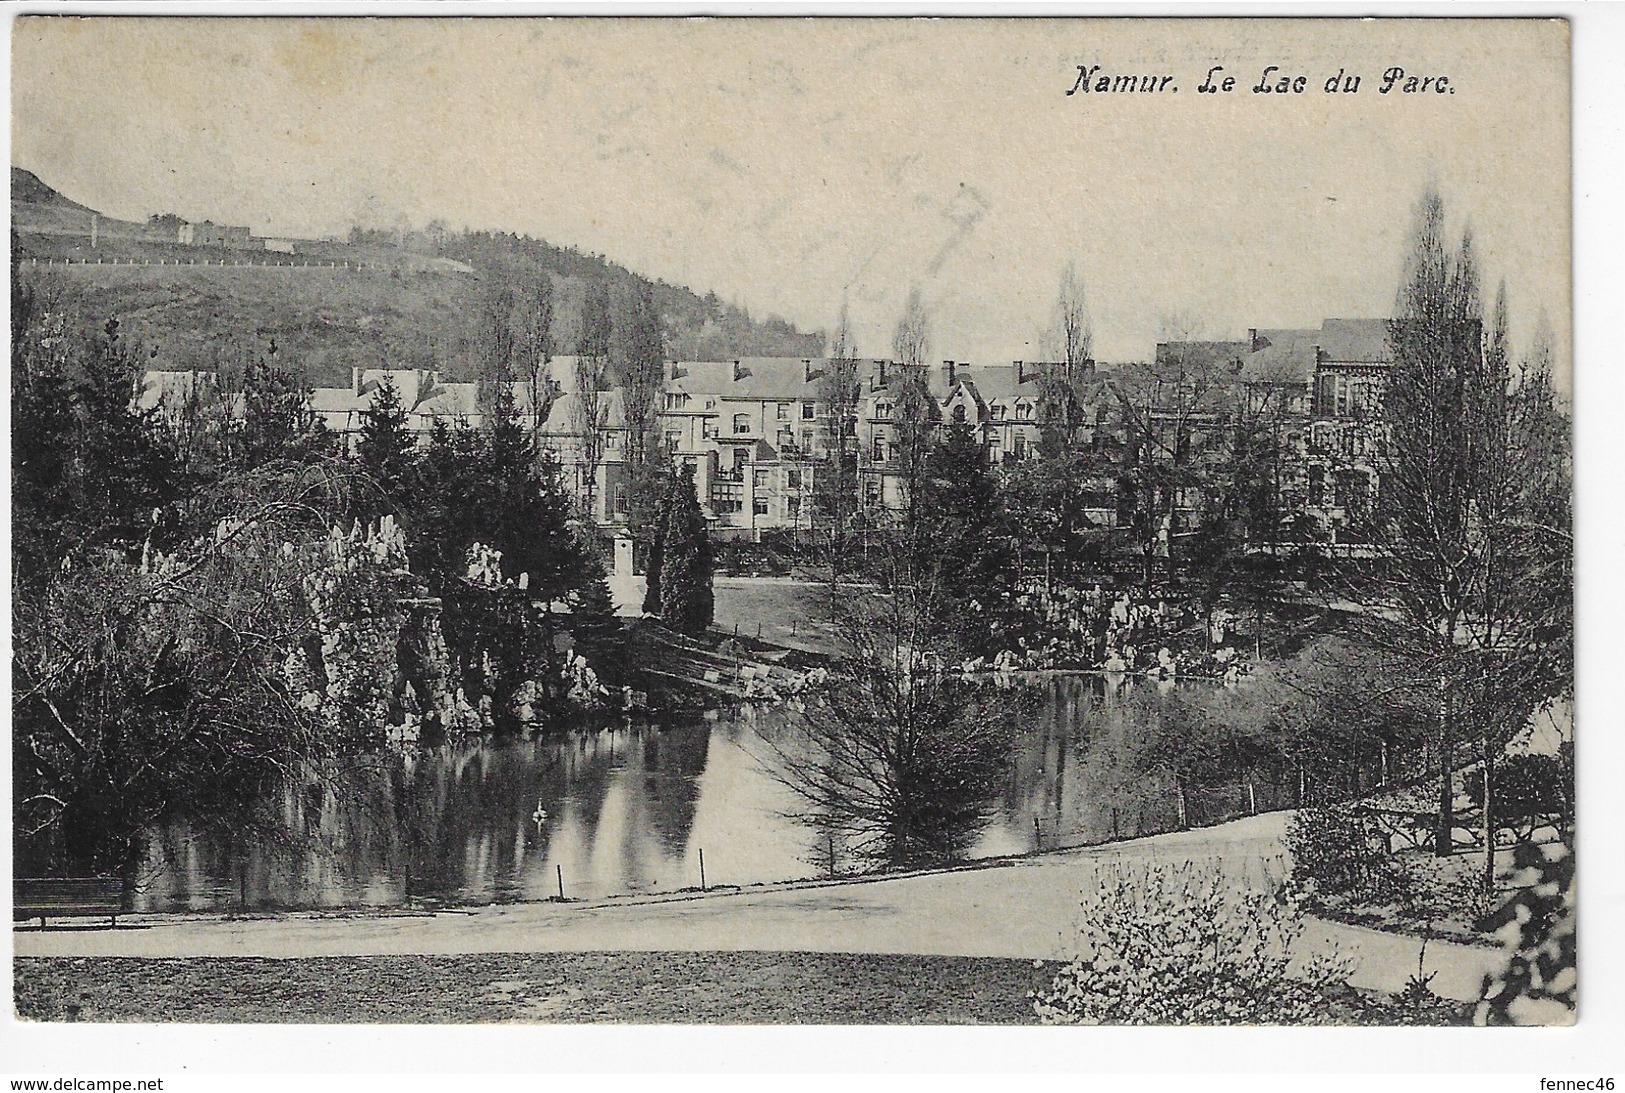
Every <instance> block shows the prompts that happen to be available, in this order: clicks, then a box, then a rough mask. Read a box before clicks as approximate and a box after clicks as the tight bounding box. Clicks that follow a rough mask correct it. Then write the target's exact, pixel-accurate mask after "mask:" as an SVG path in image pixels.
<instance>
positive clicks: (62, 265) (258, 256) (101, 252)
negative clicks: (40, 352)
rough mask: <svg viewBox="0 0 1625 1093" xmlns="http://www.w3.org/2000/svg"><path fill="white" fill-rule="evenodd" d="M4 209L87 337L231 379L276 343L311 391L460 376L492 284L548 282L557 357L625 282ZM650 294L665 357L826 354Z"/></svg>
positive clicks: (15, 189)
mask: <svg viewBox="0 0 1625 1093" xmlns="http://www.w3.org/2000/svg"><path fill="white" fill-rule="evenodd" d="M11 209H12V224H13V231H14V233H15V234H14V244H15V248H16V257H17V258H18V259H19V260H20V262H21V265H22V270H23V274H24V275H25V276H30V277H34V278H36V279H38V280H39V281H40V282H41V284H42V285H43V286H44V287H45V288H46V291H48V292H50V293H52V294H54V295H56V296H57V297H59V298H61V299H63V300H64V302H69V301H71V302H72V305H73V308H74V310H75V311H78V312H80V313H82V315H83V316H84V322H85V325H86V326H87V327H99V326H100V325H101V324H102V323H104V322H105V321H106V320H107V318H109V317H115V316H116V317H117V318H118V319H119V321H120V322H121V323H122V324H123V328H124V331H125V333H126V334H127V335H128V336H130V337H133V338H135V339H137V340H139V341H140V342H141V343H143V344H144V345H145V346H147V347H148V349H149V350H150V351H151V352H152V353H153V357H154V361H155V362H156V363H159V364H161V365H162V366H163V367H166V368H219V367H224V368H226V369H227V370H232V369H235V368H236V367H240V365H241V362H242V361H244V360H245V359H247V356H248V355H249V354H250V353H252V352H254V351H256V347H258V346H263V345H264V344H266V343H267V342H268V341H269V340H271V339H274V340H275V341H276V343H277V345H278V347H279V349H280V351H281V352H282V354H283V356H284V359H286V360H291V361H294V362H297V363H298V365H299V366H300V367H301V368H302V370H303V371H304V372H305V374H306V376H307V378H308V380H309V382H311V383H314V384H332V383H342V382H344V381H345V380H347V379H348V377H349V374H350V369H351V367H352V366H356V365H360V366H363V367H378V366H382V365H384V364H386V363H387V364H390V365H395V366H401V367H436V368H439V369H441V371H442V372H444V373H446V374H447V375H448V376H449V377H452V378H468V377H470V376H471V375H472V363H471V362H472V360H473V347H474V346H475V345H477V344H478V342H479V339H480V337H481V332H480V331H478V330H477V329H476V326H475V324H476V323H477V322H478V319H477V316H480V315H481V314H483V313H484V309H483V308H482V307H481V306H480V305H481V299H482V295H483V294H485V293H487V292H488V290H489V289H490V287H491V286H493V285H496V284H498V283H513V282H514V281H515V280H519V279H524V278H527V277H534V276H539V275H545V276H547V277H548V278H550V279H551V281H552V282H553V285H554V290H555V297H556V310H557V317H556V320H555V324H554V346H555V351H556V352H559V353H569V352H572V351H574V348H575V343H576V337H577V330H578V327H579V315H580V310H581V301H582V299H583V298H584V296H585V293H586V288H587V285H588V284H589V283H590V282H592V281H594V280H597V279H607V280H608V281H609V282H610V284H611V286H612V290H613V291H615V292H617V293H619V292H623V291H624V290H625V289H626V288H627V287H629V286H630V285H631V284H632V283H633V282H634V280H636V279H637V275H636V274H635V273H633V272H632V271H630V270H628V269H626V268H625V267H623V266H620V265H617V264H615V263H613V262H611V261H609V260H608V259H606V258H604V257H602V256H598V255H588V254H583V253H582V252H580V251H578V250H576V249H574V248H568V247H558V246H555V245H553V244H551V243H547V242H545V241H542V240H535V239H530V238H528V237H524V236H514V235H505V234H495V233H472V232H465V233H461V234H455V233H445V234H441V235H437V237H436V240H435V241H433V242H431V241H430V240H428V239H426V238H425V237H424V236H423V235H420V234H415V233H414V234H408V235H392V234H390V233H384V232H352V235H351V240H350V241H344V242H339V241H328V240H320V241H319V240H295V241H293V242H292V249H291V253H289V252H282V251H278V252H266V251H264V250H237V249H227V248H223V247H203V246H190V245H182V244H180V243H178V242H176V241H174V235H173V234H172V229H171V230H170V231H167V232H166V231H164V230H162V229H160V228H158V227H156V226H149V225H147V224H139V223H134V222H131V221H121V220H111V219H108V218H106V217H99V218H98V219H97V220H96V232H97V238H96V245H95V246H94V247H92V246H91V238H90V231H91V221H92V217H93V215H95V214H94V212H93V210H91V209H88V208H87V207H85V206H83V205H80V204H79V203H77V202H74V201H72V200H70V199H68V198H66V197H64V196H63V195H61V194H59V193H57V192H56V191H55V190H53V189H52V188H51V187H50V186H48V185H47V184H45V183H44V182H42V181H41V180H40V179H39V178H37V177H36V176H35V175H33V174H32V173H30V172H28V171H25V170H22V169H20V168H15V167H14V168H13V169H12V205H11ZM250 263H252V264H250ZM358 267H361V268H358ZM655 299H656V302H657V306H658V307H659V308H660V311H661V314H662V316H663V318H664V319H665V322H666V330H667V345H668V352H669V353H670V354H671V355H672V356H674V357H679V358H684V359H695V358H708V359H727V358H731V357H743V356H816V355H818V354H819V353H821V351H822V348H823V337H822V335H819V334H803V333H801V332H799V331H797V330H796V329H795V328H794V327H792V326H790V325H789V324H788V323H785V322H784V321H783V320H780V319H777V318H768V319H767V320H766V321H761V322H759V321H757V320H755V319H753V318H752V317H751V316H750V315H748V314H747V313H746V312H744V311H743V310H742V309H739V308H736V307H732V306H730V305H727V304H724V303H723V302H721V301H720V300H718V299H717V298H716V296H715V295H712V294H707V295H705V296H701V295H699V294H696V293H695V292H693V291H691V290H690V289H688V288H686V287H683V286H681V285H672V284H668V283H666V282H663V281H661V282H656V283H655Z"/></svg>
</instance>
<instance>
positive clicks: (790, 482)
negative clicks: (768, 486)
mask: <svg viewBox="0 0 1625 1093" xmlns="http://www.w3.org/2000/svg"><path fill="white" fill-rule="evenodd" d="M784 485H785V488H786V489H792V490H799V489H800V488H801V471H800V470H799V469H797V468H795V467H791V468H790V469H789V470H787V471H785V472H784Z"/></svg>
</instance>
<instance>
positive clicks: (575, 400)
mask: <svg viewBox="0 0 1625 1093" xmlns="http://www.w3.org/2000/svg"><path fill="white" fill-rule="evenodd" d="M580 402H581V398H580V396H579V395H577V394H575V393H574V392H569V391H567V392H565V393H564V394H562V395H559V396H558V397H557V398H555V399H554V400H553V403H552V405H551V406H549V407H548V408H547V417H546V418H545V419H544V420H543V421H542V432H544V433H552V434H555V435H559V436H563V435H566V434H568V435H575V434H579V433H580V432H581V426H580V422H579V421H578V420H577V417H576V415H577V414H578V413H580V412H581V411H580V409H579V404H580ZM598 412H599V414H601V415H602V417H601V420H602V421H603V423H604V428H606V429H624V428H626V412H625V410H624V409H623V408H622V404H621V392H620V389H619V388H611V389H610V390H608V391H600V392H598Z"/></svg>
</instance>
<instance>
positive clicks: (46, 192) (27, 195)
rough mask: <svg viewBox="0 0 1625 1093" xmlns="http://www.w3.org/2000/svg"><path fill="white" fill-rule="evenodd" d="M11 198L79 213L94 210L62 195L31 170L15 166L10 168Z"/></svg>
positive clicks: (27, 203)
mask: <svg viewBox="0 0 1625 1093" xmlns="http://www.w3.org/2000/svg"><path fill="white" fill-rule="evenodd" d="M11 200H13V201H17V202H21V203H23V204H25V205H47V206H50V207H51V208H55V209H69V210H71V211H73V212H80V213H94V212H95V211H96V210H95V209H92V208H91V207H90V206H88V205H81V204H79V202H77V201H74V200H73V199H71V198H67V197H63V196H62V195H61V194H59V193H57V192H56V191H55V190H53V189H51V187H49V186H47V185H46V184H45V183H44V182H42V181H40V177H39V176H38V175H36V174H35V173H34V172H33V171H29V170H26V169H25V168H22V167H16V166H13V167H12V168H11Z"/></svg>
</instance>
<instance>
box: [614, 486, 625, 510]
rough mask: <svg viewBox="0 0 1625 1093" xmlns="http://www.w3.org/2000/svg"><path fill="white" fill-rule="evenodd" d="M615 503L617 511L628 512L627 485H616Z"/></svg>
mask: <svg viewBox="0 0 1625 1093" xmlns="http://www.w3.org/2000/svg"><path fill="white" fill-rule="evenodd" d="M614 504H615V508H614V511H615V512H617V513H624V512H626V487H625V486H616V487H615V501H614Z"/></svg>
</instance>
